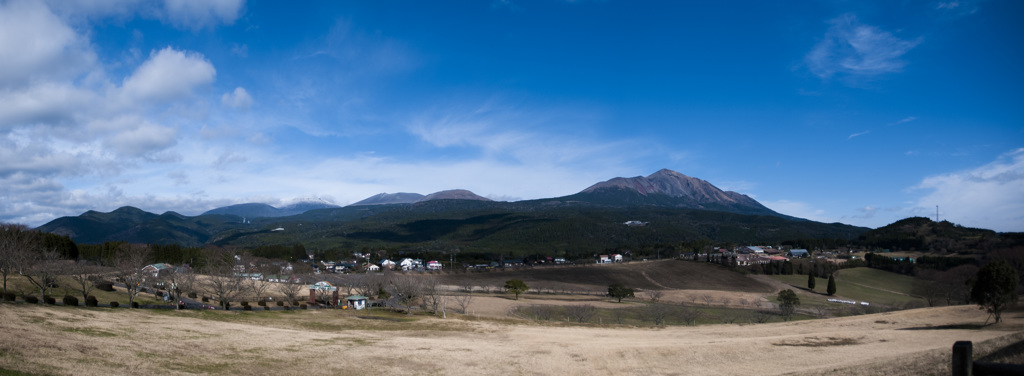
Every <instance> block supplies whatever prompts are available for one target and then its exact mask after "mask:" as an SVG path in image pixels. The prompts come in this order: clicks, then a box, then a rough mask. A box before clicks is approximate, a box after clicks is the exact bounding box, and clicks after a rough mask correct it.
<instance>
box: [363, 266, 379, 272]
mask: <svg viewBox="0 0 1024 376" xmlns="http://www.w3.org/2000/svg"><path fill="white" fill-rule="evenodd" d="M366 270H367V271H371V272H378V271H380V267H379V266H377V264H370V265H367V266H366Z"/></svg>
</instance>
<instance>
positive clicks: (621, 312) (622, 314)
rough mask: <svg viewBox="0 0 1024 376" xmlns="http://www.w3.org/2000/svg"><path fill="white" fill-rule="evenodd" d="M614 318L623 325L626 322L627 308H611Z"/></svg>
mask: <svg viewBox="0 0 1024 376" xmlns="http://www.w3.org/2000/svg"><path fill="white" fill-rule="evenodd" d="M611 313H612V320H614V321H615V323H616V324H619V325H622V324H625V323H626V310H625V309H613V310H611Z"/></svg>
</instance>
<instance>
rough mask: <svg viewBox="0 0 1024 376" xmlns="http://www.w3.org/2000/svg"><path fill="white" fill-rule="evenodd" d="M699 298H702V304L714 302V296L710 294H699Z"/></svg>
mask: <svg viewBox="0 0 1024 376" xmlns="http://www.w3.org/2000/svg"><path fill="white" fill-rule="evenodd" d="M700 298H701V299H702V300H704V305H708V306H710V305H711V303H714V302H715V297H713V296H711V294H704V295H701V296H700Z"/></svg>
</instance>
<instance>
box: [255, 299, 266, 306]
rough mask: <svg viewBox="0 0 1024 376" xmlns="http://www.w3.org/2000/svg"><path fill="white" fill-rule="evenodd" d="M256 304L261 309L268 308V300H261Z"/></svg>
mask: <svg viewBox="0 0 1024 376" xmlns="http://www.w3.org/2000/svg"><path fill="white" fill-rule="evenodd" d="M256 304H258V305H259V306H260V307H266V306H267V301H266V300H260V301H258V302H256Z"/></svg>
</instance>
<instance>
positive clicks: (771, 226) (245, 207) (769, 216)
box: [38, 170, 868, 251]
mask: <svg viewBox="0 0 1024 376" xmlns="http://www.w3.org/2000/svg"><path fill="white" fill-rule="evenodd" d="M630 220H640V221H644V222H650V223H651V225H650V226H645V228H643V229H632V230H628V229H626V228H625V226H621V223H623V222H625V221H630ZM277 228H285V229H288V230H287V231H269V229H277ZM38 229H39V230H40V231H44V232H50V233H55V234H59V235H67V236H69V237H71V238H72V239H73V240H75V241H76V242H78V243H86V244H89V243H102V242H105V241H129V242H140V243H154V244H179V245H183V246H198V245H204V244H217V245H238V246H246V247H253V246H261V245H269V244H295V243H302V244H306V245H307V247H309V246H314V245H315V246H318V247H324V248H332V247H352V246H360V245H361V246H382V245H383V246H388V245H390V246H408V247H416V246H422V244H424V242H435V241H445V242H449V243H452V244H462V245H463V246H466V247H473V246H478V247H479V246H486V247H490V248H494V247H498V248H511V249H513V250H518V251H525V250H528V249H551V248H559V247H561V248H564V249H579V250H583V249H589V248H593V247H608V246H625V245H628V246H642V245H643V244H647V243H650V242H661V243H667V244H672V243H673V242H676V243H678V242H680V241H687V240H694V239H700V238H704V239H710V240H715V241H737V242H739V241H757V240H759V239H763V240H766V241H767V240H776V241H781V240H785V239H791V238H802V237H807V238H811V237H833V238H851V237H856V236H858V235H859V234H861V233H863V232H864V231H866V230H868V229H866V228H861V227H855V226H849V225H843V224H838V223H836V224H823V223H817V222H813V221H808V220H805V219H800V218H794V217H790V216H786V215H783V214H780V213H777V212H775V211H773V210H771V209H769V208H767V207H765V206H763V205H761V204H760V203H758V202H757V201H756V200H754V199H752V198H750V197H749V196H746V195H743V194H740V193H736V192H730V191H723V190H721V189H719V188H717V187H715V186H714V185H712V184H711V183H708V182H707V181H704V180H701V179H698V178H693V177H689V176H686V175H683V174H681V173H678V172H675V171H672V170H661V171H658V172H655V173H653V174H651V175H648V176H646V177H643V176H637V177H632V178H621V177H617V178H613V179H610V180H607V181H604V182H599V183H596V184H594V185H592V186H590V187H588V188H586V189H584V190H583V191H580V192H578V193H576V194H573V195H569V196H563V197H555V198H546V199H537V200H524V201H515V202H499V201H492V200H489V199H487V198H484V197H481V196H479V195H476V194H474V193H473V192H470V191H468V190H461V189H456V190H447V191H441V192H436V193H432V194H429V195H421V194H417V193H391V194H388V193H381V194H378V195H375V196H372V197H369V198H366V199H364V200H361V201H359V202H356V203H354V204H352V205H348V206H344V207H339V206H337V205H333V204H331V203H328V202H325V201H323V200H314V201H308V202H307V201H303V202H298V203H295V204H292V205H289V206H285V207H282V208H275V207H273V206H270V205H267V204H261V203H249V204H239V205H232V206H226V207H221V208H216V209H213V210H210V211H207V212H205V213H203V214H201V215H198V216H195V217H189V216H184V215H181V214H178V213H174V212H167V213H164V214H161V215H157V214H153V213H148V212H145V211H142V210H140V209H136V208H132V207H125V208H120V209H117V210H115V211H113V212H110V213H99V212H95V211H89V212H86V213H84V214H82V215H79V216H77V217H62V218H58V219H55V220H53V221H51V222H49V223H47V224H44V225H43V226H40V227H39V228H38ZM639 233H643V234H644V235H643V236H639V237H638V235H637V234H639Z"/></svg>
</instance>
